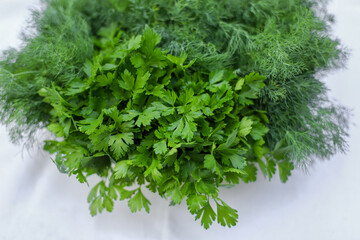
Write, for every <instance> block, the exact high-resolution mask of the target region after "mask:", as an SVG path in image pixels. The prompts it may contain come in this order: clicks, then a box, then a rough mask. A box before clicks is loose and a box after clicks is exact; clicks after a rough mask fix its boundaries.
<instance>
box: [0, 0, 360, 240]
mask: <svg viewBox="0 0 360 240" xmlns="http://www.w3.org/2000/svg"><path fill="white" fill-rule="evenodd" d="M38 2H39V1H38V0H32V1H29V0H0V36H1V37H0V50H3V49H5V48H7V47H9V46H14V47H16V46H18V45H19V40H18V36H19V32H20V30H21V28H23V27H24V26H25V25H26V24H25V20H26V19H27V18H28V17H29V11H28V9H29V7H33V6H36V4H38ZM330 12H332V13H334V14H335V17H336V19H337V23H336V24H335V28H334V34H335V35H336V36H338V37H339V38H340V39H341V40H342V42H343V43H344V45H346V46H348V47H349V48H350V49H351V55H350V59H349V62H348V68H347V69H344V70H340V71H335V72H331V73H330V74H328V76H327V77H324V81H326V83H327V84H328V86H329V88H330V89H331V90H332V91H331V95H332V96H333V97H334V98H336V99H338V100H339V102H341V103H342V104H344V105H346V106H349V107H350V108H352V109H353V114H354V116H353V118H352V121H353V122H355V123H359V122H360V105H359V104H360V94H359V91H360V90H359V89H360V81H359V80H358V79H359V77H360V67H359V64H360V31H359V28H358V26H359V25H358V24H359V22H360V2H359V1H358V0H334V1H333V2H332V3H331V4H330ZM349 143H350V151H349V153H348V154H347V155H337V156H334V157H333V158H332V159H331V161H322V162H317V163H316V164H315V165H314V166H313V167H312V168H311V169H310V170H309V174H305V173H304V172H302V171H297V172H294V173H293V176H291V177H290V180H289V181H288V182H287V183H286V184H282V183H280V181H279V179H278V176H275V178H274V179H273V180H272V181H271V182H270V183H269V182H267V181H266V180H264V179H263V177H261V176H259V179H258V181H257V182H256V183H252V184H240V185H239V186H236V187H234V188H232V189H223V190H222V191H221V196H222V197H223V198H224V200H226V202H227V203H228V204H229V205H230V206H232V207H234V208H236V209H237V210H238V213H239V222H238V224H237V226H236V227H233V228H231V229H228V228H223V227H221V226H219V225H218V224H216V223H214V224H213V226H212V227H211V228H210V229H209V230H207V231H206V230H204V229H203V228H202V227H201V226H200V222H199V221H196V222H195V221H194V217H193V216H192V215H191V214H190V213H188V211H187V209H186V205H185V204H182V205H180V206H175V207H168V204H169V202H168V201H166V200H165V199H161V198H160V197H158V196H157V195H154V194H152V193H149V192H145V194H146V196H147V197H148V198H149V200H151V203H152V206H151V212H150V214H147V213H145V212H141V213H136V214H132V213H131V212H130V210H129V209H128V207H127V204H126V202H117V203H116V204H115V210H114V211H113V213H107V212H103V213H102V214H100V215H98V216H96V217H91V216H90V213H89V210H88V204H87V202H86V199H87V194H88V193H89V191H90V188H89V187H88V186H87V185H86V184H80V183H78V182H77V180H76V179H75V178H74V177H70V178H69V177H68V176H66V175H63V174H61V173H59V172H58V171H57V168H56V166H55V165H54V164H53V163H52V162H51V160H50V157H49V156H48V155H47V154H46V153H43V152H41V151H36V150H33V151H32V152H31V154H29V153H28V152H27V151H26V150H25V151H24V152H23V154H22V150H21V147H19V146H14V145H13V144H11V143H10V141H9V138H8V137H7V133H6V131H5V127H3V126H2V127H0V240H23V239H36V240H43V239H44V240H45V239H46V240H47V239H61V240H62V239H64V240H68V239H89V240H90V239H106V240H112V239H117V240H119V239H131V240H137V239H149V240H150V239H151V240H183V239H187V240H191V239H207V240H212V239H214V240H215V239H246V240H264V239H269V240H272V239H276V240H288V239H292V240H303V239H307V240H312V239H314V240H319V239H327V240H338V239H346V240H357V239H360V228H359V220H358V219H359V215H360V205H359V203H360V188H359V183H360V174H359V169H360V160H359V157H360V148H359V146H360V130H359V127H358V126H352V127H351V138H350V142H349ZM96 182H97V179H96V177H95V178H91V179H90V185H91V186H93V185H94V183H96Z"/></svg>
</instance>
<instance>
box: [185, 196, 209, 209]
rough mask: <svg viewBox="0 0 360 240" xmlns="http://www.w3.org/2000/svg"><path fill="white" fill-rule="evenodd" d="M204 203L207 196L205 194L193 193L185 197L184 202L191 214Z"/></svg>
mask: <svg viewBox="0 0 360 240" xmlns="http://www.w3.org/2000/svg"><path fill="white" fill-rule="evenodd" d="M206 203H207V197H206V196H205V195H198V194H193V195H189V196H188V197H187V199H186V204H187V206H188V209H189V211H190V213H191V214H195V213H196V212H198V211H199V210H200V209H201V207H203V206H205V205H206Z"/></svg>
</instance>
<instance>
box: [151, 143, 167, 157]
mask: <svg viewBox="0 0 360 240" xmlns="http://www.w3.org/2000/svg"><path fill="white" fill-rule="evenodd" d="M154 152H155V154H159V155H161V154H165V153H166V152H167V146H166V140H162V141H161V142H158V143H155V144H154Z"/></svg>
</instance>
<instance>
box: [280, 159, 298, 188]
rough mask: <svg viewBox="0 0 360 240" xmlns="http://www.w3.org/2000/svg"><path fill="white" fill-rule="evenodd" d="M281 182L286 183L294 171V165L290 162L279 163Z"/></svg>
mask: <svg viewBox="0 0 360 240" xmlns="http://www.w3.org/2000/svg"><path fill="white" fill-rule="evenodd" d="M278 166H279V175H280V180H281V181H282V182H283V183H285V182H286V181H287V180H288V177H289V176H290V175H291V171H292V170H294V164H293V163H292V162H291V161H289V160H283V161H281V162H278Z"/></svg>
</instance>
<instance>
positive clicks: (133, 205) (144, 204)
mask: <svg viewBox="0 0 360 240" xmlns="http://www.w3.org/2000/svg"><path fill="white" fill-rule="evenodd" d="M128 205H129V208H130V210H131V212H138V211H140V210H141V209H142V208H144V209H145V211H146V212H147V213H149V212H150V208H149V205H150V201H149V200H148V199H146V198H145V196H144V195H143V194H142V192H141V190H140V189H139V190H138V191H137V193H136V194H135V196H134V197H132V198H131V199H130V200H129V202H128Z"/></svg>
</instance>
